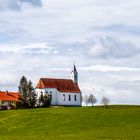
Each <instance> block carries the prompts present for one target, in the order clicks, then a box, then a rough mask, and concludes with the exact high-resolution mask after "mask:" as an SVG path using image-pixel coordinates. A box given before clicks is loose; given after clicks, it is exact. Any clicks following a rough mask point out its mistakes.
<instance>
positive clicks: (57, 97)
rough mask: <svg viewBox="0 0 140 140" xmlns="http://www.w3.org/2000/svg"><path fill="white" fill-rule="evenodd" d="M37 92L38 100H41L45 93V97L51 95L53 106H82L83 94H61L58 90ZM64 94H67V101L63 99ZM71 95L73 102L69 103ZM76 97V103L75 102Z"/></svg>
mask: <svg viewBox="0 0 140 140" xmlns="http://www.w3.org/2000/svg"><path fill="white" fill-rule="evenodd" d="M35 91H36V94H37V99H39V97H40V95H41V92H42V93H43V95H45V94H47V93H48V94H50V93H51V95H52V101H51V105H67V106H81V93H67V92H59V91H58V90H57V89H56V88H45V89H35ZM46 92H47V93H46ZM63 94H65V101H64V98H63ZM69 95H70V96H71V101H69ZM75 95H76V101H75V100H74V96H75Z"/></svg>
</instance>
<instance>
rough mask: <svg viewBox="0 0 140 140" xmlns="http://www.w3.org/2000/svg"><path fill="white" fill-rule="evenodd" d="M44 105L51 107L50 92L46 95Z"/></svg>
mask: <svg viewBox="0 0 140 140" xmlns="http://www.w3.org/2000/svg"><path fill="white" fill-rule="evenodd" d="M43 98H44V107H49V106H50V104H51V100H50V96H49V95H48V94H45V95H44V97H43Z"/></svg>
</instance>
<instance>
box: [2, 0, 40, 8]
mask: <svg viewBox="0 0 140 140" xmlns="http://www.w3.org/2000/svg"><path fill="white" fill-rule="evenodd" d="M26 3H28V4H30V5H32V6H41V1H40V0H0V9H1V10H7V9H10V10H20V9H21V8H22V6H24V4H26Z"/></svg>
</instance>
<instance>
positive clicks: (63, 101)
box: [58, 92, 81, 106]
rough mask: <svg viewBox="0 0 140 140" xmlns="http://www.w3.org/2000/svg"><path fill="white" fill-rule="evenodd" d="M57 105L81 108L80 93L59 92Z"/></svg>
mask: <svg viewBox="0 0 140 140" xmlns="http://www.w3.org/2000/svg"><path fill="white" fill-rule="evenodd" d="M69 95H70V101H69ZM75 95H76V101H75ZM64 98H65V99H64ZM58 103H59V105H67V106H81V93H65V92H61V93H60V94H59V98H58Z"/></svg>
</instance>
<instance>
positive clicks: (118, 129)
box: [0, 106, 140, 140]
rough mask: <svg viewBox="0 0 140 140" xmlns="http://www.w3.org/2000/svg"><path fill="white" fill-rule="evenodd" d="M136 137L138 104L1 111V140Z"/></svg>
mask: <svg viewBox="0 0 140 140" xmlns="http://www.w3.org/2000/svg"><path fill="white" fill-rule="evenodd" d="M31 139H32V140H41V139H42V140H46V139H47V140H48V139H51V140H53V139H57V140H63V139H65V140H71V139H74V140H75V139H77V140H78V139H79V140H93V139H94V140H103V139H105V140H132V139H133V140H139V139H140V106H110V107H109V108H108V109H105V108H103V107H75V108H74V107H68V108H67V107H59V108H41V109H30V110H9V111H0V140H31Z"/></svg>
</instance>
